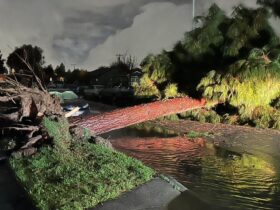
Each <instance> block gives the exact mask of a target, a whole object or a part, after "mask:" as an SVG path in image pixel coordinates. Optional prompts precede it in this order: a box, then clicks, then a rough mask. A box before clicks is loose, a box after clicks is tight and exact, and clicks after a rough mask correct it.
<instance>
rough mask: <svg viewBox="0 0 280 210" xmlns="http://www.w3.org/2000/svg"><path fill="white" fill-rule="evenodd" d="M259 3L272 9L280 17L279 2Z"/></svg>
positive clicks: (262, 0) (261, 1)
mask: <svg viewBox="0 0 280 210" xmlns="http://www.w3.org/2000/svg"><path fill="white" fill-rule="evenodd" d="M258 3H259V4H261V5H264V6H266V7H268V8H270V9H271V10H272V11H273V13H274V14H275V15H277V16H279V17H280V1H279V0H258Z"/></svg>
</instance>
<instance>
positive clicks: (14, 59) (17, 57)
mask: <svg viewBox="0 0 280 210" xmlns="http://www.w3.org/2000/svg"><path fill="white" fill-rule="evenodd" d="M26 64H29V65H30V67H31V68H32V70H33V71H34V73H35V74H36V75H37V76H39V77H40V78H41V79H42V78H43V77H44V73H43V71H42V65H43V64H44V56H43V50H42V49H41V48H40V47H38V46H34V47H33V46H32V45H23V46H21V47H18V48H16V49H15V50H14V51H13V52H12V53H11V54H10V55H9V56H8V59H7V65H8V66H9V67H10V68H11V69H14V70H15V72H16V73H24V74H31V72H30V69H29V67H28V65H26Z"/></svg>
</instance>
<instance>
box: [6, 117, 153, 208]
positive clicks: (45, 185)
mask: <svg viewBox="0 0 280 210" xmlns="http://www.w3.org/2000/svg"><path fill="white" fill-rule="evenodd" d="M43 124H44V127H45V128H46V130H47V131H48V133H49V135H50V136H51V137H53V141H54V148H51V147H44V148H42V149H41V151H40V152H39V153H37V154H36V155H34V156H32V157H25V158H13V159H11V160H10V163H11V165H12V167H13V169H14V170H15V172H16V175H17V177H18V178H19V180H20V181H21V182H22V183H23V184H24V186H25V188H26V189H27V191H28V192H29V194H30V195H31V197H32V198H33V200H34V201H35V203H36V205H37V207H38V208H39V209H46V210H47V209H69V210H70V209H86V208H90V207H94V206H95V205H97V204H98V203H100V202H103V201H106V200H108V199H113V198H116V197H118V196H119V195H120V194H121V193H122V192H124V191H127V190H130V189H132V188H134V187H135V186H137V185H139V184H142V183H144V182H147V181H148V180H150V179H151V178H152V177H153V175H154V171H153V170H152V169H150V168H147V167H146V166H144V165H143V164H142V163H141V162H140V161H137V160H135V159H133V158H130V157H127V156H126V155H124V154H122V153H119V152H116V151H113V150H111V149H108V148H105V147H103V146H101V145H94V144H91V143H89V142H88V141H81V140H75V139H74V138H73V137H71V135H70V133H69V125H68V122H67V121H66V120H65V119H59V120H58V121H57V122H56V121H52V120H50V119H44V123H43ZM86 136H87V132H86V131H85V138H86Z"/></svg>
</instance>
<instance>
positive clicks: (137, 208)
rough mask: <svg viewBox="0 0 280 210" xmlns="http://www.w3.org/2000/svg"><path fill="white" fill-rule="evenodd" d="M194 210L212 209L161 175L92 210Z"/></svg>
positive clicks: (170, 179) (171, 179)
mask: <svg viewBox="0 0 280 210" xmlns="http://www.w3.org/2000/svg"><path fill="white" fill-rule="evenodd" d="M167 209H168V210H188V209H190V210H193V209H211V206H209V205H207V204H206V203H205V202H203V201H201V200H200V199H199V198H198V197H196V196H195V195H194V194H192V193H191V192H190V191H189V190H188V189H187V188H186V187H184V186H183V185H182V184H180V183H179V182H178V181H177V180H175V179H174V178H172V177H167V176H165V175H160V176H159V177H155V178H154V179H152V180H151V181H149V182H147V183H145V184H143V185H141V186H139V187H137V188H135V189H133V190H132V191H129V192H126V193H124V194H123V195H121V196H120V197H119V198H117V199H115V200H111V201H106V202H105V203H103V204H99V205H98V206H96V207H95V208H92V210H167Z"/></svg>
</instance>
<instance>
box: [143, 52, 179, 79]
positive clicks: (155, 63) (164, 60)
mask: <svg viewBox="0 0 280 210" xmlns="http://www.w3.org/2000/svg"><path fill="white" fill-rule="evenodd" d="M141 66H142V68H143V72H144V73H147V74H148V76H149V78H150V79H151V80H152V81H153V82H154V83H156V84H162V83H164V82H166V81H168V79H169V78H170V76H171V75H172V73H173V71H174V66H173V64H172V62H171V60H170V58H169V56H168V54H167V52H163V53H161V54H159V55H149V56H147V57H146V58H145V59H144V60H143V62H142V63H141Z"/></svg>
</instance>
